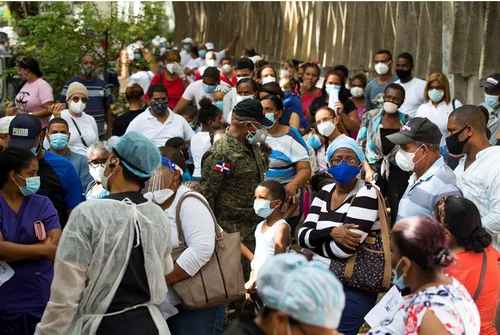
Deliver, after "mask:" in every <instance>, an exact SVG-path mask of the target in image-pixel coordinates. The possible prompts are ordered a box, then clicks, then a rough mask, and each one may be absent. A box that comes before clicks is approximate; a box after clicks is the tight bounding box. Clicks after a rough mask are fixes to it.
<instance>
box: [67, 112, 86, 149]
mask: <svg viewBox="0 0 500 335" xmlns="http://www.w3.org/2000/svg"><path fill="white" fill-rule="evenodd" d="M71 121H73V124H74V125H75V128H76V131H77V132H78V135H80V141H82V144H83V145H84V146H85V148H88V147H89V146H88V145H87V142H85V139H84V138H83V135H82V132H81V131H80V128H79V127H78V124H76V121H75V119H73V118H71Z"/></svg>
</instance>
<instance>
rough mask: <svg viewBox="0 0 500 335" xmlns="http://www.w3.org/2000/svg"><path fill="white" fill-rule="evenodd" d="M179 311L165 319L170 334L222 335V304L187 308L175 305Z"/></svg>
mask: <svg viewBox="0 0 500 335" xmlns="http://www.w3.org/2000/svg"><path fill="white" fill-rule="evenodd" d="M176 307H177V309H178V310H179V313H178V314H176V315H174V316H172V317H171V318H168V319H167V324H168V328H169V329H170V333H171V334H172V335H194V334H196V335H222V334H223V332H224V306H216V307H210V308H205V309H197V310H188V309H184V308H182V306H176Z"/></svg>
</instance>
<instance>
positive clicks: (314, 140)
mask: <svg viewBox="0 0 500 335" xmlns="http://www.w3.org/2000/svg"><path fill="white" fill-rule="evenodd" d="M307 145H309V146H310V147H311V148H313V149H314V150H318V149H319V148H320V147H321V140H320V138H319V136H318V135H316V134H314V135H312V136H309V138H308V139H307Z"/></svg>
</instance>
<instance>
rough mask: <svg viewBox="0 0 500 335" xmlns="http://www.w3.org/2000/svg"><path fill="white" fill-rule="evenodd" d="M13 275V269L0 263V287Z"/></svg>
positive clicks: (4, 263)
mask: <svg viewBox="0 0 500 335" xmlns="http://www.w3.org/2000/svg"><path fill="white" fill-rule="evenodd" d="M14 273H15V272H14V269H12V268H11V267H10V265H9V264H7V263H6V262H0V286H2V285H3V284H5V283H6V282H7V281H8V280H10V279H11V278H12V277H14Z"/></svg>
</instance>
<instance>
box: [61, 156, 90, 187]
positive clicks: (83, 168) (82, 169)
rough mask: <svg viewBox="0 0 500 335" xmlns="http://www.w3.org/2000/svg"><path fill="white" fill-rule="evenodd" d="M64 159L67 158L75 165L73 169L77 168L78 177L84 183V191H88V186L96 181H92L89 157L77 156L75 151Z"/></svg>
mask: <svg viewBox="0 0 500 335" xmlns="http://www.w3.org/2000/svg"><path fill="white" fill-rule="evenodd" d="M54 153H55V152H54ZM55 154H56V153H55ZM56 155H57V154H56ZM62 157H64V158H66V159H67V160H68V161H69V162H70V163H71V164H73V167H74V168H75V171H76V173H77V174H78V177H80V182H81V183H82V189H83V190H86V189H87V186H88V185H89V184H90V183H91V182H92V181H93V180H94V179H92V177H91V176H90V173H89V164H88V162H87V157H85V156H83V155H80V154H77V153H76V152H73V151H69V153H68V154H67V155H65V156H62Z"/></svg>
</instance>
